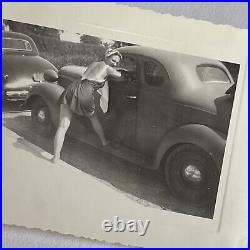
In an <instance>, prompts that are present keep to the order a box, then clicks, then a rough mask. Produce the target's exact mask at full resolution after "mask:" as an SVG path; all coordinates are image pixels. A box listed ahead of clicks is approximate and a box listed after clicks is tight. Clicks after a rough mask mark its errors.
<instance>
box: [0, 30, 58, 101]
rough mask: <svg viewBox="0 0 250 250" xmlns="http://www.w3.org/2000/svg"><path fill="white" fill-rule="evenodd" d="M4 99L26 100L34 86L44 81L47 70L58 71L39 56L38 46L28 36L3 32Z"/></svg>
mask: <svg viewBox="0 0 250 250" xmlns="http://www.w3.org/2000/svg"><path fill="white" fill-rule="evenodd" d="M2 64H3V68H2V98H3V100H24V99H26V97H27V96H28V91H29V89H30V87H31V86H32V85H34V84H35V83H37V82H40V81H42V80H43V73H44V71H45V70H47V69H53V70H54V71H57V69H56V68H55V67H54V66H53V65H52V64H51V63H50V62H48V61H47V60H45V59H44V58H42V57H40V56H39V53H38V50H37V47H36V44H35V43H34V41H33V40H32V39H31V38H30V37H29V36H27V35H24V34H21V33H16V32H10V31H3V32H2Z"/></svg>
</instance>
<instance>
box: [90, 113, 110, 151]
mask: <svg viewBox="0 0 250 250" xmlns="http://www.w3.org/2000/svg"><path fill="white" fill-rule="evenodd" d="M89 119H90V121H91V124H92V126H93V128H94V130H95V132H96V134H97V135H98V137H99V138H100V140H101V142H102V145H103V146H106V145H107V144H108V143H109V142H108V141H107V140H106V137H105V135H104V132H103V128H102V125H101V123H100V121H99V119H98V117H97V116H96V114H93V115H92V116H90V117H89Z"/></svg>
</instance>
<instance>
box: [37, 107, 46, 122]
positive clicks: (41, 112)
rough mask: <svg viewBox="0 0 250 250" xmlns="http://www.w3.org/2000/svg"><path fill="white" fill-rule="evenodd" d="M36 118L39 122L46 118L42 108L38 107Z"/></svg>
mask: <svg viewBox="0 0 250 250" xmlns="http://www.w3.org/2000/svg"><path fill="white" fill-rule="evenodd" d="M37 118H38V121H39V122H45V120H46V113H45V111H44V110H43V109H40V110H39V111H38V113H37Z"/></svg>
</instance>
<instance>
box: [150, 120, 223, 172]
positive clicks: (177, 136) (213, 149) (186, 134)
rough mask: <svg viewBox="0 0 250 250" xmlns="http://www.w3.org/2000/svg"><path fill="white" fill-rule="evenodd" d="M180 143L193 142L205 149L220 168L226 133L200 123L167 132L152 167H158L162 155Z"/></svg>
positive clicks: (162, 157) (165, 154)
mask: <svg viewBox="0 0 250 250" xmlns="http://www.w3.org/2000/svg"><path fill="white" fill-rule="evenodd" d="M181 144H193V145H196V146H198V147H200V148H202V149H203V150H204V151H206V152H207V153H208V154H209V155H210V156H211V157H212V158H213V160H214V162H215V164H216V166H217V167H218V168H219V169H220V168H221V166H222V161H223V155H224V150H225V145H226V135H224V134H222V133H220V132H218V131H216V130H214V129H211V128H209V127H207V126H205V125H201V124H189V125H184V126H181V127H178V128H176V129H174V130H171V131H170V132H168V133H167V134H166V135H165V136H164V137H163V139H162V141H161V143H160V145H159V147H158V149H157V152H156V156H155V164H154V168H155V169H157V168H159V167H160V165H161V163H162V160H163V159H164V157H166V156H167V155H168V153H170V152H171V150H173V149H174V148H175V147H177V146H178V145H181Z"/></svg>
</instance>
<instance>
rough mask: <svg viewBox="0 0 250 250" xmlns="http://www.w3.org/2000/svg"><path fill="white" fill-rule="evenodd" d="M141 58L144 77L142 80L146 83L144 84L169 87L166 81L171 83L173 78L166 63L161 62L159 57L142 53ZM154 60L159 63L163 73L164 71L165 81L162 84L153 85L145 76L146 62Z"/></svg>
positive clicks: (150, 86)
mask: <svg viewBox="0 0 250 250" xmlns="http://www.w3.org/2000/svg"><path fill="white" fill-rule="evenodd" d="M140 60H141V69H142V70H141V77H142V81H143V83H144V86H147V87H148V88H151V89H155V90H157V89H162V88H164V86H165V87H167V84H166V83H169V82H171V78H170V74H169V72H168V70H167V69H166V68H165V67H164V65H163V64H162V63H161V62H159V61H158V60H157V59H155V58H152V57H149V56H144V55H140ZM150 61H151V62H154V63H155V64H158V65H159V66H160V67H161V69H162V70H163V73H164V79H163V82H162V84H160V85H155V86H154V85H151V84H149V83H148V81H147V80H146V77H145V64H146V62H150Z"/></svg>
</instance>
